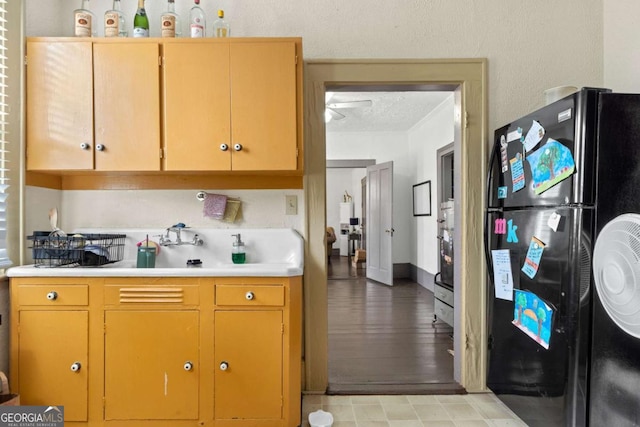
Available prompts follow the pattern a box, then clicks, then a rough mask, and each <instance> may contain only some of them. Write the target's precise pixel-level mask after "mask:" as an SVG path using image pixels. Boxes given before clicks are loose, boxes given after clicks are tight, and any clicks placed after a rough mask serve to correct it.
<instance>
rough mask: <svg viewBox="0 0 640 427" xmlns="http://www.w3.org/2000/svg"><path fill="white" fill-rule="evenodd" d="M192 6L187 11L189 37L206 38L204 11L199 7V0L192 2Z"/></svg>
mask: <svg viewBox="0 0 640 427" xmlns="http://www.w3.org/2000/svg"><path fill="white" fill-rule="evenodd" d="M193 2H194V5H193V7H192V8H191V10H190V11H189V29H190V30H191V37H194V38H195V37H206V33H207V20H206V17H205V14H204V10H202V8H201V7H200V0H193Z"/></svg>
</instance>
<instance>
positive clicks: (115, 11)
mask: <svg viewBox="0 0 640 427" xmlns="http://www.w3.org/2000/svg"><path fill="white" fill-rule="evenodd" d="M128 34H129V33H128V31H127V24H126V21H125V19H124V13H122V9H120V0H113V7H112V8H111V10H107V11H106V12H105V13H104V36H105V37H127V35H128Z"/></svg>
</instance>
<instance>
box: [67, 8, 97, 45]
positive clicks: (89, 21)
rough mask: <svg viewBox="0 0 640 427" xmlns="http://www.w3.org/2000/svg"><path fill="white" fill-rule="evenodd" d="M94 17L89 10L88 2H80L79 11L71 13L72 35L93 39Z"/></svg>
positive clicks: (94, 32)
mask: <svg viewBox="0 0 640 427" xmlns="http://www.w3.org/2000/svg"><path fill="white" fill-rule="evenodd" d="M96 31H97V30H96V25H95V15H94V14H93V12H91V10H90V8H89V0H82V3H81V6H80V9H76V10H74V11H73V34H74V35H75V36H76V37H95V35H96Z"/></svg>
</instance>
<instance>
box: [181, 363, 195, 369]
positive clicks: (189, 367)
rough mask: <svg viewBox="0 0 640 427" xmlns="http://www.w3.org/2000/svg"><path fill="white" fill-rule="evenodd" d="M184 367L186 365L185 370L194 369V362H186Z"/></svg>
mask: <svg viewBox="0 0 640 427" xmlns="http://www.w3.org/2000/svg"><path fill="white" fill-rule="evenodd" d="M183 367H184V370H185V371H190V370H192V369H193V363H191V362H185V363H184V366H183Z"/></svg>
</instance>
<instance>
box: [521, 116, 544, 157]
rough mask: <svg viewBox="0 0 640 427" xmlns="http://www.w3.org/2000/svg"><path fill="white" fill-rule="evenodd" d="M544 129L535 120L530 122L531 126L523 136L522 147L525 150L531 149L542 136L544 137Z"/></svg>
mask: <svg viewBox="0 0 640 427" xmlns="http://www.w3.org/2000/svg"><path fill="white" fill-rule="evenodd" d="M544 134H545V131H544V128H543V127H542V125H541V124H540V123H538V122H536V121H535V120H533V123H531V128H530V129H529V131H528V132H527V136H525V137H524V139H523V141H522V143H523V144H524V149H525V150H526V151H527V153H528V152H529V151H531V149H533V147H535V146H536V145H538V143H539V142H540V141H542V138H543V137H544Z"/></svg>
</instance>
